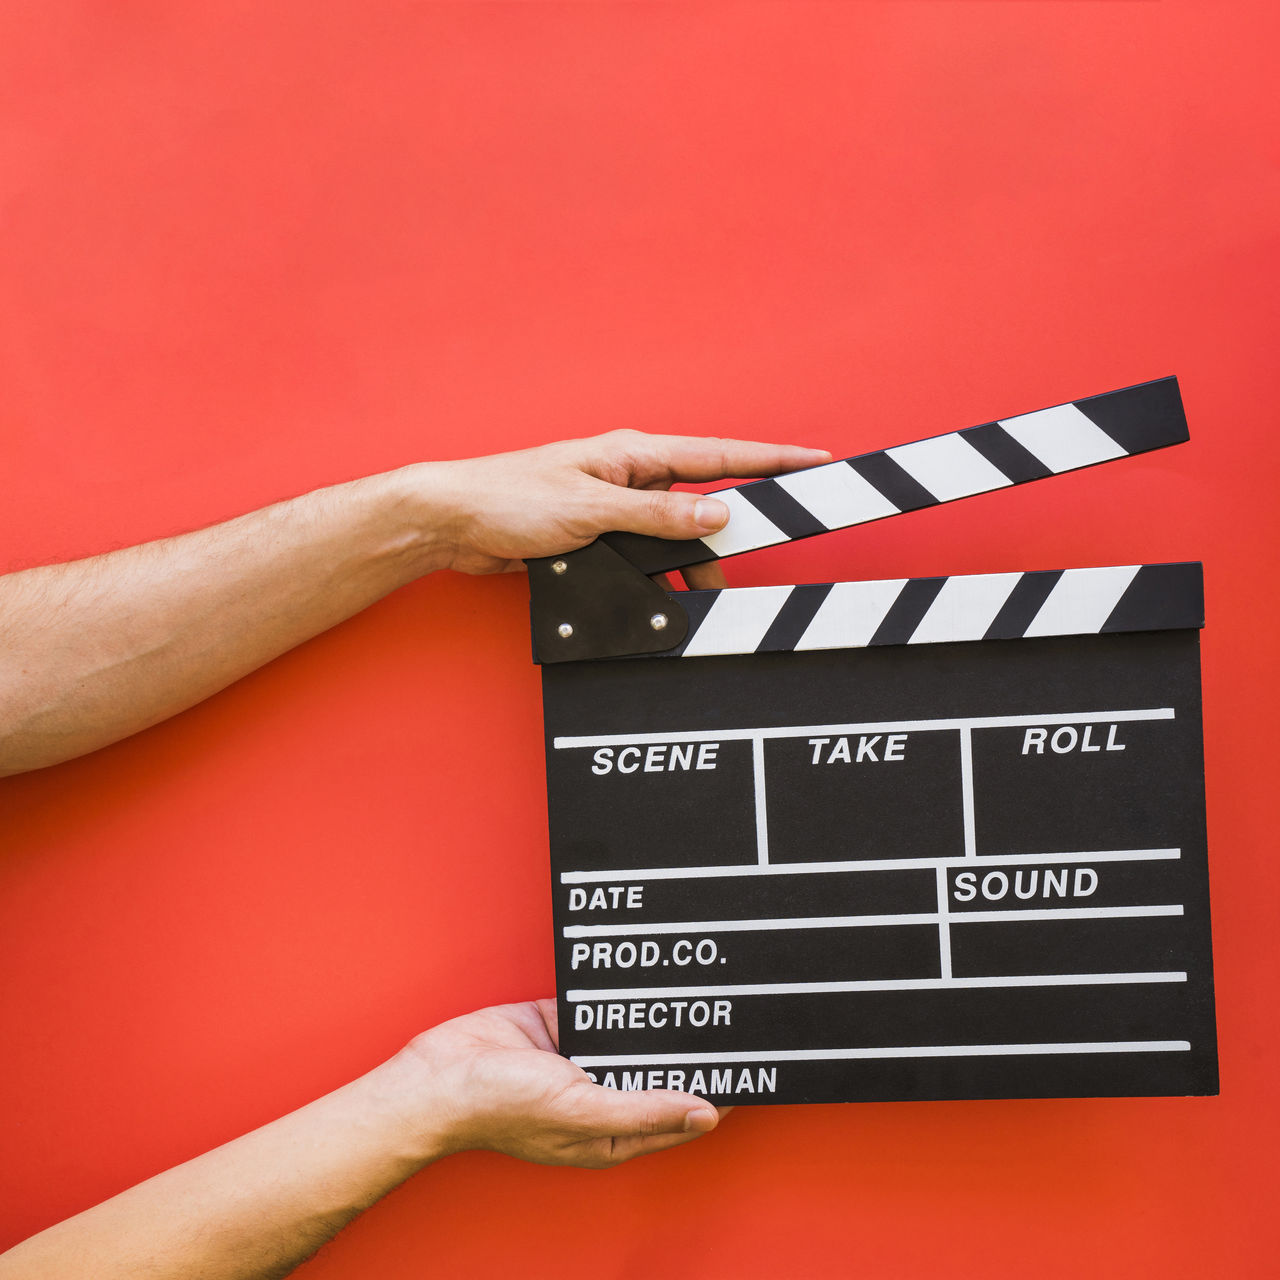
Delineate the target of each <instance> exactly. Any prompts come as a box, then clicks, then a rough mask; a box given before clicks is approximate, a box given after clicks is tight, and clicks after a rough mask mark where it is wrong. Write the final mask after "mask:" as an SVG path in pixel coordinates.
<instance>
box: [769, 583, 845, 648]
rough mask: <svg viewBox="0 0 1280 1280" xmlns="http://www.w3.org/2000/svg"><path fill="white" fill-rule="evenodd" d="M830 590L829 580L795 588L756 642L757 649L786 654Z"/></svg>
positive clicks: (807, 627)
mask: <svg viewBox="0 0 1280 1280" xmlns="http://www.w3.org/2000/svg"><path fill="white" fill-rule="evenodd" d="M830 591H831V583H829V582H808V583H805V584H804V585H803V586H799V587H796V588H794V590H793V591H792V592H791V594H790V595H789V596H788V597H787V599H786V602H785V603H784V604H783V606H782V608H781V609H779V610H778V616H777V617H776V618H774V620H773V621H772V622H771V623H770V624H769V630H768V631H766V632H765V633H764V637H763V639H762V640H761V641H760V643H759V644H758V645H756V652H757V653H789V652H790V651H791V650H792V649H794V648H795V647H796V645H797V644H799V643H800V637H801V636H802V635H804V633H805V632H806V631H807V630H808V629H809V623H811V622H812V621H813V615H814V614H815V613H817V612H818V609H819V607H820V606H821V604H822V602H823V601H824V600H825V599H826V598H827V595H828V593H829V592H830Z"/></svg>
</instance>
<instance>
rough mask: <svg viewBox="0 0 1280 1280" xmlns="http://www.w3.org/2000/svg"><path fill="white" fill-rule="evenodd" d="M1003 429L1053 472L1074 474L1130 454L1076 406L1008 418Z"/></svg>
mask: <svg viewBox="0 0 1280 1280" xmlns="http://www.w3.org/2000/svg"><path fill="white" fill-rule="evenodd" d="M1000 425H1001V426H1002V427H1003V428H1004V429H1005V430H1006V431H1007V432H1008V433H1009V434H1010V435H1011V436H1012V437H1013V438H1014V439H1015V440H1016V441H1017V442H1018V443H1019V444H1020V445H1021V446H1022V447H1023V448H1024V449H1026V450H1027V452H1028V453H1031V454H1034V455H1035V456H1036V457H1037V458H1039V459H1040V461H1041V462H1043V463H1044V465H1045V466H1046V467H1048V468H1049V470H1050V471H1054V472H1058V471H1074V470H1075V469H1076V468H1077V467H1087V466H1090V465H1091V464H1092V463H1095V462H1106V461H1107V460H1108V459H1109V458H1124V457H1127V456H1128V454H1127V453H1126V452H1125V450H1123V449H1122V448H1121V447H1120V446H1119V445H1118V444H1116V442H1115V441H1114V440H1113V439H1112V438H1111V437H1110V436H1109V435H1107V433H1106V432H1105V431H1103V429H1102V428H1101V427H1099V426H1098V425H1097V424H1096V423H1093V422H1091V421H1090V420H1089V419H1088V418H1086V417H1085V416H1084V414H1083V413H1081V412H1080V410H1079V409H1077V408H1076V407H1075V405H1073V404H1059V405H1055V406H1054V407H1053V408H1052V409H1040V410H1038V411H1037V412H1035V413H1024V414H1023V415H1022V416H1021V417H1018V418H1006V419H1004V420H1003V421H1002V422H1001V423H1000Z"/></svg>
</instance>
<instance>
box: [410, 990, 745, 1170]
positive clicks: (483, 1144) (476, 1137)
mask: <svg viewBox="0 0 1280 1280" xmlns="http://www.w3.org/2000/svg"><path fill="white" fill-rule="evenodd" d="M557 1046H558V1036H557V1030H556V1004H555V1001H554V1000H535V1001H531V1002H529V1003H527V1004H508V1005H499V1006H497V1007H495V1008H492V1009H482V1010H480V1011H479V1012H478V1013H470V1014H467V1015H466V1016H464V1017H461V1018H455V1019H453V1021H451V1022H445V1023H442V1024H441V1025H440V1026H438V1027H433V1028H432V1029H431V1030H430V1031H427V1032H424V1033H423V1034H422V1035H420V1036H418V1037H417V1038H416V1039H414V1040H413V1041H412V1042H411V1043H410V1044H409V1045H408V1046H407V1047H406V1048H405V1049H404V1050H402V1052H401V1053H400V1055H399V1056H398V1058H397V1059H396V1060H395V1062H396V1065H397V1066H398V1067H399V1068H401V1071H402V1073H403V1078H405V1079H407V1080H408V1081H410V1082H411V1083H410V1085H409V1090H410V1094H411V1097H412V1119H411V1124H412V1125H414V1127H415V1128H416V1130H417V1132H418V1135H419V1137H420V1139H421V1141H422V1142H424V1144H426V1146H427V1147H428V1148H429V1149H430V1151H431V1153H432V1155H433V1156H443V1155H449V1154H451V1153H453V1152H456V1151H465V1150H469V1149H480V1148H482V1149H485V1150H489V1151H501V1152H504V1153H505V1154H507V1155H511V1156H516V1157H517V1158H519V1159H521V1160H531V1161H533V1162H535V1163H538V1164H564V1165H578V1166H581V1167H584V1168H589V1169H604V1168H609V1167H611V1166H612V1165H616V1164H621V1163H622V1162H623V1161H624V1160H630V1159H631V1158H632V1157H633V1156H638V1155H646V1154H648V1153H650V1152H653V1151H663V1150H665V1149H666V1148H668V1147H674V1146H679V1145H680V1144H681V1143H683V1142H688V1141H690V1140H691V1139H692V1138H696V1137H698V1136H699V1135H700V1134H703V1133H707V1132H709V1131H710V1130H711V1129H714V1128H715V1127H716V1124H717V1123H718V1121H719V1117H720V1115H723V1114H724V1112H725V1111H727V1110H728V1108H724V1109H723V1110H721V1111H719V1112H717V1109H716V1108H715V1107H713V1106H712V1105H711V1104H710V1103H709V1102H707V1101H706V1100H705V1099H703V1098H699V1097H696V1096H695V1095H693V1094H688V1093H677V1092H675V1091H674V1090H668V1089H651V1090H645V1091H637V1092H624V1091H619V1090H615V1089H605V1088H602V1087H601V1086H600V1085H596V1084H593V1083H592V1082H591V1081H590V1080H589V1079H588V1077H587V1074H586V1072H584V1071H583V1070H582V1069H581V1068H579V1067H575V1066H574V1065H573V1064H572V1063H571V1062H569V1061H568V1059H566V1058H562V1057H560V1055H559V1052H558V1049H557Z"/></svg>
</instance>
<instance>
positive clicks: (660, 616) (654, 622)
mask: <svg viewBox="0 0 1280 1280" xmlns="http://www.w3.org/2000/svg"><path fill="white" fill-rule="evenodd" d="M668 621H669V619H668V618H667V615H666V614H665V613H655V614H654V615H653V617H652V618H650V619H649V625H650V626H651V627H652V628H653V629H654V630H655V631H661V630H662V629H663V627H665V626H666V625H667V622H668Z"/></svg>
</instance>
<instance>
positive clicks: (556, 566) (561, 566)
mask: <svg viewBox="0 0 1280 1280" xmlns="http://www.w3.org/2000/svg"><path fill="white" fill-rule="evenodd" d="M568 568H569V566H568V565H567V564H565V562H564V561H563V560H553V561H552V562H551V572H552V573H554V574H555V575H556V577H559V576H560V575H561V574H562V573H564V572H565V571H566V570H567V569H568Z"/></svg>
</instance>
